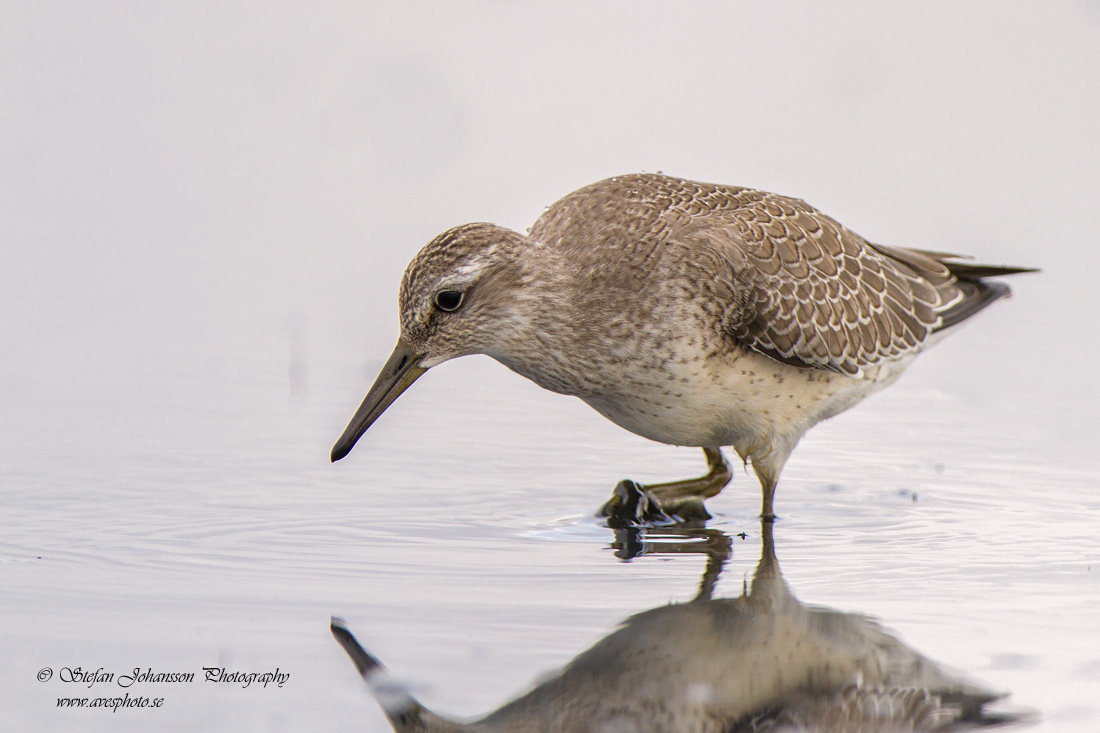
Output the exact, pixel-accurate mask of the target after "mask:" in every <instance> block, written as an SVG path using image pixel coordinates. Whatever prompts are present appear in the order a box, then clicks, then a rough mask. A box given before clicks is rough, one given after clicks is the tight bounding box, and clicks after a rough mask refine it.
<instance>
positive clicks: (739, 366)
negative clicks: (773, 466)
mask: <svg viewBox="0 0 1100 733" xmlns="http://www.w3.org/2000/svg"><path fill="white" fill-rule="evenodd" d="M906 363H907V362H906ZM906 363H897V362H894V363H890V364H886V365H883V366H882V367H879V368H876V369H873V370H871V371H870V372H869V373H868V374H866V375H864V376H861V377H849V376H846V375H843V374H838V373H835V372H830V371H826V370H821V369H805V368H800V367H794V366H790V365H787V364H783V363H781V362H778V361H775V360H773V359H770V358H768V357H766V356H763V355H760V354H756V353H746V354H742V355H741V356H740V357H738V358H736V359H734V360H730V361H724V362H718V361H711V362H698V363H697V364H696V365H693V369H692V370H689V371H688V372H686V373H684V374H668V375H666V378H665V379H661V380H652V379H650V380H649V381H650V384H649V386H647V387H646V388H644V389H635V390H634V391H631V392H627V391H621V392H616V393H612V394H599V395H586V396H583V397H582V399H584V401H585V402H587V403H588V404H589V405H591V406H592V407H593V408H594V409H596V410H597V411H598V412H600V413H601V414H602V415H604V416H605V417H606V418H608V419H609V420H611V421H612V422H614V423H615V424H617V425H619V426H620V427H622V428H625V429H626V430H629V431H630V432H632V433H636V434H637V435H641V436H643V437H645V438H649V439H650V440H655V441H658V442H661V443H669V444H672V445H690V446H709V447H718V446H734V448H735V449H736V450H737V451H738V453H741V454H742V455H747V454H749V453H752V452H754V450H755V449H756V447H763V446H764V445H766V444H768V443H770V442H773V441H774V440H775V439H776V438H777V437H782V438H785V439H788V440H790V441H791V442H792V444H793V443H794V442H797V440H798V439H799V438H800V437H801V436H802V434H803V433H805V432H806V431H807V430H809V429H810V428H811V427H812V426H813V425H815V424H817V423H818V422H820V421H822V420H825V419H827V418H829V417H832V416H834V415H837V414H839V413H841V412H843V411H844V410H847V409H848V408H850V407H852V406H853V405H855V404H856V403H858V402H859V401H860V400H862V399H863V398H864V397H866V396H867V395H869V394H871V393H872V392H874V391H876V390H878V389H880V388H882V387H884V386H886V385H887V384H889V383H890V382H892V381H893V380H894V379H895V378H896V377H897V376H898V375H899V374H900V373H901V371H903V370H904V368H905V366H906ZM685 380H686V381H685Z"/></svg>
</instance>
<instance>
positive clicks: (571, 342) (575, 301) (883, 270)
mask: <svg viewBox="0 0 1100 733" xmlns="http://www.w3.org/2000/svg"><path fill="white" fill-rule="evenodd" d="M959 260H960V256H958V255H952V254H946V253H942V252H929V251H923V250H915V249H903V248H899V247H885V246H882V245H877V244H872V243H871V242H868V241H867V240H865V239H863V238H862V237H860V236H859V235H858V234H856V233H854V232H852V231H851V230H849V229H847V228H845V227H844V226H842V225H841V224H839V223H838V222H836V221H835V220H833V219H832V218H830V217H828V216H826V215H825V214H823V213H821V212H820V211H818V210H817V209H815V208H813V207H812V206H809V205H808V204H806V203H804V202H803V201H800V200H798V199H793V198H788V197H786V196H780V195H777V194H772V193H766V192H764V191H757V190H753V189H748V188H737V187H732V186H721V185H713V184H707V183H697V182H694V181H687V180H683V179H679V178H672V177H669V176H664V175H655V174H639V175H629V176H621V177H618V178H610V179H607V180H605V181H600V182H599V183H594V184H592V185H590V186H587V187H585V188H582V189H580V190H579V191H575V192H574V193H571V194H569V195H568V196H566V197H565V198H563V199H561V200H560V201H558V202H557V203H555V204H554V205H553V206H551V207H549V208H548V209H547V210H546V211H545V212H544V213H543V215H542V216H541V217H539V219H538V221H536V222H535V224H534V226H533V227H531V230H530V232H529V233H528V234H526V235H524V234H519V233H517V232H514V231H511V230H509V229H505V228H503V227H499V226H495V225H493V224H484V223H481V224H466V225H463V226H458V227H455V228H453V229H450V230H448V231H446V232H444V233H443V234H441V235H439V236H438V237H436V238H435V239H433V240H432V241H431V242H429V243H428V245H427V246H425V247H424V249H422V250H421V251H420V253H419V254H418V255H417V256H416V257H415V258H414V259H413V261H412V262H411V263H410V264H409V266H408V269H407V270H406V271H405V275H404V278H403V279H402V281H401V291H400V317H401V336H400V338H399V340H398V342H397V347H396V348H395V349H394V351H393V354H392V355H391V356H390V358H389V360H388V361H387V362H386V364H385V365H384V366H383V367H382V371H381V373H380V374H379V375H378V378H377V380H376V381H375V383H374V386H372V387H371V388H370V391H369V392H368V393H367V396H366V399H365V400H363V404H362V406H361V407H360V408H359V410H358V411H357V412H356V413H355V416H354V417H353V418H352V419H351V422H350V424H349V425H348V426H347V429H346V430H345V431H344V434H343V435H342V436H341V437H340V439H339V440H338V441H337V442H336V445H335V446H334V447H333V449H332V460H333V461H338V460H340V459H341V458H343V457H344V456H345V455H347V453H348V452H349V451H350V450H351V449H352V446H354V445H355V442H356V441H357V440H358V439H359V438H360V437H361V436H362V435H363V433H364V432H365V431H366V430H367V428H369V427H370V426H371V424H372V423H374V421H375V420H376V419H377V418H378V416H379V415H381V414H382V412H383V411H384V410H385V409H386V408H387V407H389V405H390V404H391V403H392V402H393V401H394V400H395V399H397V397H398V395H400V394H401V393H402V392H403V391H404V390H405V389H406V388H408V386H409V385H411V384H412V383H413V382H414V381H416V379H417V378H418V377H420V375H422V374H423V373H424V372H425V371H426V370H428V369H430V368H431V367H434V366H436V365H438V364H441V363H443V362H445V361H447V360H448V359H453V358H455V357H458V356H464V355H467V354H487V355H489V356H491V357H492V358H494V359H496V360H497V361H499V362H500V363H502V364H504V365H505V366H507V367H508V368H509V369H511V370H513V371H515V372H517V373H519V374H521V375H523V376H525V377H527V378H528V379H530V380H532V381H534V382H535V383H536V384H538V385H539V386H541V387H544V388H546V389H548V390H552V391H554V392H560V393H562V394H567V395H575V396H577V397H579V398H581V399H582V400H584V401H585V402H586V403H588V404H589V405H591V406H592V407H593V408H595V409H596V410H597V411H598V412H599V413H600V414H602V415H603V416H604V417H606V418H608V419H609V420H611V421H612V422H614V423H615V424H617V425H619V426H621V427H623V428H626V429H627V430H629V431H631V432H633V433H636V434H638V435H641V436H643V437H646V438H649V439H651V440H655V441H659V442H661V443H669V444H673V445H683V446H699V447H702V448H703V451H704V453H705V454H706V458H707V464H708V472H707V474H706V475H704V476H701V477H699V478H694V479H687V480H683V481H674V482H671V483H664V484H652V485H648V486H639V485H637V484H635V483H633V482H629V481H624V482H622V483H620V484H619V486H618V487H616V491H615V493H614V494H613V496H612V499H611V501H609V502H608V503H607V504H606V505H605V507H604V509H603V512H604V514H606V515H609V516H610V517H611V518H612V522H613V523H619V524H630V523H636V522H638V523H642V522H645V521H647V520H652V519H657V518H662V517H666V516H672V517H674V518H684V519H687V518H693V517H706V516H709V515H707V514H706V512H705V509H703V500H704V499H706V498H709V497H712V496H714V495H716V494H717V493H718V492H719V491H721V490H722V488H723V487H724V486H725V485H726V484H727V483H728V482H729V480H730V478H731V476H732V471H731V470H730V466H729V464H728V463H727V462H726V460H725V458H724V457H723V455H722V452H721V450H720V447H721V446H733V449H734V450H735V451H736V452H737V454H738V455H739V456H740V457H741V458H742V460H744V461H746V462H751V463H752V467H753V470H754V471H755V473H756V475H757V477H758V478H759V480H760V484H761V487H762V490H763V503H762V508H761V516H763V517H764V518H772V517H774V510H773V498H774V495H775V487H776V483H777V482H778V480H779V474H780V472H781V471H782V469H783V465H784V463H786V461H787V458H788V456H790V454H791V451H792V449H793V448H794V447H795V444H797V443H798V441H799V439H800V438H801V437H802V435H803V434H804V433H805V432H806V431H807V430H809V429H810V428H811V427H813V426H814V425H815V424H817V423H818V422H821V421H822V420H825V419H826V418H829V417H832V416H834V415H836V414H838V413H840V412H843V411H844V410H846V409H848V408H849V407H852V406H853V405H855V404H856V403H858V402H859V401H860V400H862V399H863V398H865V397H867V396H868V395H869V394H871V393H872V392H874V391H876V390H878V389H881V388H882V387H884V386H886V385H888V384H890V383H891V382H893V381H894V380H895V379H896V378H897V377H898V376H899V375H900V374H901V373H902V372H903V371H904V370H905V368H906V367H907V366H908V365H909V363H910V362H911V361H912V359H913V358H914V357H915V356H916V355H917V354H919V353H920V352H921V351H922V350H924V349H925V348H926V347H928V346H929V345H930V344H932V343H933V342H935V341H936V340H937V339H938V338H940V337H941V336H943V335H944V334H946V333H949V332H950V331H952V330H954V327H955V326H957V325H958V324H960V323H962V322H963V321H965V320H966V319H968V318H970V317H971V316H973V315H974V314H975V313H977V312H979V311H980V310H982V309H983V308H985V307H986V306H988V305H989V304H991V303H993V302H994V301H996V300H998V299H999V298H1002V297H1004V296H1006V295H1008V294H1009V289H1008V287H1007V286H1006V285H1004V284H1003V283H999V282H990V281H988V280H986V278H988V277H992V276H999V275H1010V274H1013V273H1018V272H1025V271H1028V270H1027V269H1026V268H1019V267H995V266H986V265H975V264H968V263H965V262H960V261H959Z"/></svg>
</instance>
